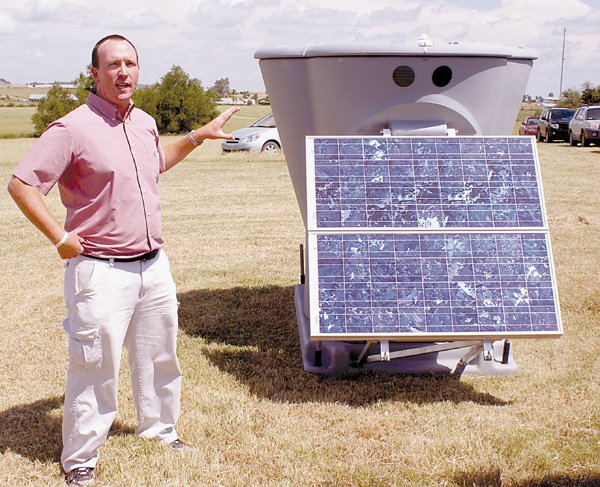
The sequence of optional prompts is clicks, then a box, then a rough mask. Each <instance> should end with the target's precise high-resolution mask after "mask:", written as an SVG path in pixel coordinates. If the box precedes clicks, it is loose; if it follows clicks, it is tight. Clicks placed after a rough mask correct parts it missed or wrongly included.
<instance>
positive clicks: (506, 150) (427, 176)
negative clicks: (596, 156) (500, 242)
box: [307, 137, 545, 230]
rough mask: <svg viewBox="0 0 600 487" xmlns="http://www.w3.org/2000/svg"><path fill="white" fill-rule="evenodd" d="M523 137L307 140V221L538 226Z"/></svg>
mask: <svg viewBox="0 0 600 487" xmlns="http://www.w3.org/2000/svg"><path fill="white" fill-rule="evenodd" d="M534 154H535V152H534V146H533V141H532V139H531V138H525V137H501V138H499V137H494V138H481V137H445V138H443V137H437V138H424V137H414V138H397V137H372V138H335V139H316V140H315V142H314V166H312V168H311V169H313V170H314V173H313V174H310V175H309V176H308V178H307V179H308V181H309V183H314V186H313V187H312V188H310V189H309V193H312V194H313V195H314V201H313V207H312V208H309V210H312V211H309V213H308V214H309V219H310V222H309V229H314V230H316V229H324V228H349V229H350V228H410V227H419V228H428V227H429V228H439V227H442V228H446V227H448V228H450V227H452V228H457V227H469V228H472V227H491V228H507V227H524V226H526V227H538V228H541V227H544V225H545V221H544V218H543V212H542V204H541V198H540V193H539V189H538V188H539V180H538V177H537V174H538V171H537V167H536V159H535V157H534Z"/></svg>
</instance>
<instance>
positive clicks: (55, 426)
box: [0, 396, 135, 462]
mask: <svg viewBox="0 0 600 487" xmlns="http://www.w3.org/2000/svg"><path fill="white" fill-rule="evenodd" d="M63 401H64V397H62V396H54V397H50V398H47V399H40V400H39V401H35V402H32V403H29V404H19V405H18V406H13V407H12V408H9V409H7V410H5V411H0V454H5V453H6V452H7V451H11V452H14V453H17V454H19V455H21V456H23V457H25V458H28V459H30V460H33V461H40V462H60V453H61V448H62V437H61V424H62V408H63ZM134 433H135V430H134V429H133V428H131V427H128V426H125V425H124V424H123V423H121V422H119V421H115V423H114V424H113V426H112V428H111V430H110V435H111V436H122V435H130V434H134Z"/></svg>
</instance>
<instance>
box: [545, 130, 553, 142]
mask: <svg viewBox="0 0 600 487" xmlns="http://www.w3.org/2000/svg"><path fill="white" fill-rule="evenodd" d="M551 142H552V136H551V135H550V130H548V132H547V133H546V144H550V143H551Z"/></svg>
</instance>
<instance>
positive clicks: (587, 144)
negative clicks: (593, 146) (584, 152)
mask: <svg viewBox="0 0 600 487" xmlns="http://www.w3.org/2000/svg"><path fill="white" fill-rule="evenodd" d="M589 145H590V141H589V140H586V138H585V133H584V131H583V130H582V131H581V147H589Z"/></svg>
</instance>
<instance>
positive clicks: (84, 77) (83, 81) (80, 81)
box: [73, 64, 96, 105]
mask: <svg viewBox="0 0 600 487" xmlns="http://www.w3.org/2000/svg"><path fill="white" fill-rule="evenodd" d="M73 83H74V84H75V87H76V91H75V96H76V97H77V99H78V100H79V103H80V104H81V105H83V104H84V103H86V102H87V99H88V94H89V93H90V91H96V82H95V81H94V78H93V77H92V65H91V64H88V67H87V74H84V73H79V77H78V78H77V79H76V80H75V81H74V82H73Z"/></svg>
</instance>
